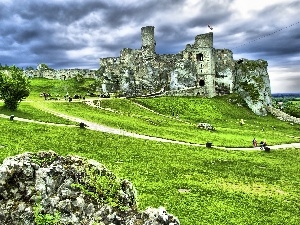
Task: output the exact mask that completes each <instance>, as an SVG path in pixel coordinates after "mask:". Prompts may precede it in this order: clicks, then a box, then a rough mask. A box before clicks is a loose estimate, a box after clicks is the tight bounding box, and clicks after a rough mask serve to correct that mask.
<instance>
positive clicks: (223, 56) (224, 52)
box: [214, 49, 235, 95]
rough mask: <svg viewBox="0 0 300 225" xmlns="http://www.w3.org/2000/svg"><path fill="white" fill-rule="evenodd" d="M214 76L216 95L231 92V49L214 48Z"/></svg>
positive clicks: (232, 63) (232, 64) (232, 78)
mask: <svg viewBox="0 0 300 225" xmlns="http://www.w3.org/2000/svg"><path fill="white" fill-rule="evenodd" d="M214 57H215V62H216V64H215V66H216V68H215V69H216V76H215V91H216V94H217V95H224V94H230V93H232V92H233V83H234V66H235V61H234V60H233V54H232V51H231V50H229V49H216V50H215V53H214Z"/></svg>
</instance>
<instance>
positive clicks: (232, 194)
mask: <svg viewBox="0 0 300 225" xmlns="http://www.w3.org/2000/svg"><path fill="white" fill-rule="evenodd" d="M47 81H48V80H42V79H37V81H34V82H37V83H39V85H40V86H42V85H43V82H47ZM34 82H32V83H34ZM55 82H58V81H55ZM61 82H63V81H61ZM32 88H33V92H32V95H34V96H30V98H29V99H31V100H34V101H32V102H29V101H28V102H22V103H21V104H20V107H19V109H18V110H17V111H16V112H13V114H14V115H16V116H19V117H23V118H31V119H34V120H38V121H45V122H54V123H62V124H72V122H70V121H66V120H65V119H61V118H57V117H55V116H53V115H51V114H49V113H45V112H44V111H42V110H41V109H43V108H49V109H52V110H55V111H58V112H62V113H65V114H68V115H73V116H77V117H81V118H84V119H86V120H89V121H94V122H98V123H100V124H106V125H109V126H112V127H119V128H122V129H125V130H128V131H134V132H137V133H141V134H148V135H152V136H158V137H164V138H169V139H174V140H182V141H186V142H193V143H205V142H206V141H212V142H213V144H216V145H220V146H231V147H236V146H244V147H249V146H251V141H252V139H253V137H254V136H255V137H256V138H257V139H258V140H260V139H264V138H266V139H267V141H268V143H269V144H280V143H291V142H300V140H299V139H298V138H295V137H297V136H299V131H300V126H299V125H295V124H294V125H291V124H290V123H286V122H281V121H279V120H277V119H275V118H273V117H272V116H267V117H259V116H256V115H254V114H253V113H252V112H251V111H250V110H249V109H247V108H244V107H242V106H238V103H239V100H238V99H237V98H236V96H227V97H220V98H213V99H207V98H171V97H170V98H149V99H148V98H146V99H132V100H126V99H109V100H102V101H101V106H102V107H104V108H110V109H114V110H115V112H110V111H107V110H99V109H94V108H90V107H88V106H86V105H83V104H82V103H79V102H74V103H68V102H64V101H61V102H52V101H45V100H43V99H42V98H37V97H36V94H37V93H38V92H39V91H37V89H35V87H34V86H33V87H32ZM58 92H60V90H58ZM61 92H62V91H61ZM229 99H231V100H229ZM134 101H136V102H139V103H140V104H142V105H144V106H146V107H148V108H150V109H153V110H154V111H156V112H159V113H161V114H163V115H165V116H170V117H172V115H173V112H174V113H175V115H176V114H178V115H179V118H180V119H182V120H183V121H185V122H187V123H184V122H181V121H177V120H176V119H173V118H168V117H165V116H161V115H157V114H154V113H152V112H150V111H148V110H145V109H142V108H140V107H138V106H137V105H135V104H134ZM239 104H242V103H239ZM0 113H4V114H6V115H10V113H11V112H7V111H5V109H4V108H3V107H1V108H0ZM240 119H244V120H245V122H246V124H245V125H244V126H240V125H239V123H238V121H239V120H240ZM199 122H208V123H211V124H212V125H213V126H215V127H216V130H217V131H215V132H209V131H204V130H199V129H198V128H196V126H194V125H195V124H197V123H199ZM262 127H264V131H262ZM274 127H275V129H274ZM0 129H1V136H0V162H2V160H3V159H4V158H6V157H8V156H12V155H16V154H19V153H22V152H26V151H33V152H36V151H41V150H54V151H56V152H57V153H59V154H62V155H67V154H76V155H80V156H83V157H87V158H93V159H95V160H97V161H99V162H101V163H103V164H104V165H106V166H107V167H108V168H109V169H111V170H112V171H113V172H114V173H115V174H116V175H118V176H119V177H122V178H127V179H129V180H130V181H131V182H132V183H133V184H134V186H135V187H136V189H137V191H138V206H139V209H140V210H142V209H145V208H146V207H148V206H152V207H159V206H164V207H166V209H167V210H168V212H170V213H172V214H174V215H175V216H177V217H178V218H179V219H180V222H181V224H183V225H192V224H249V225H250V224H264V225H265V224H270V225H273V224H292V225H294V224H295V225H296V224H300V217H299V215H300V202H299V196H300V189H299V186H300V176H299V171H300V164H299V160H300V151H299V150H296V149H286V150H271V152H270V153H266V152H264V151H230V150H217V149H214V148H204V147H193V146H185V145H177V144H170V143H160V142H154V141H147V140H141V139H134V138H130V137H124V136H117V135H111V134H106V133H101V132H96V131H92V130H88V129H79V128H74V127H73V128H72V127H53V126H50V125H42V124H33V123H23V122H19V121H9V120H8V119H3V118H0ZM291 136H294V138H292V137H291Z"/></svg>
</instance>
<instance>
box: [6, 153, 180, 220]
mask: <svg viewBox="0 0 300 225" xmlns="http://www.w3.org/2000/svg"><path fill="white" fill-rule="evenodd" d="M0 224H124V225H125V224H132V225H141V224H145V225H146V224H147V225H148V224H149V225H150V224H157V225H160V224H170V225H171V224H172V225H176V224H180V223H179V221H178V219H177V218H175V217H174V216H172V215H170V214H168V213H167V212H166V210H165V209H164V208H163V207H161V208H158V209H153V208H148V209H147V210H145V211H144V212H138V211H137V204H136V190H135V188H134V187H133V185H132V184H131V183H130V182H129V181H128V180H120V179H118V178H117V177H116V176H115V175H114V174H113V173H112V172H111V171H109V170H108V169H107V168H105V167H104V166H103V165H102V164H100V163H98V162H96V161H94V160H88V159H85V158H81V157H78V156H66V157H63V156H59V155H58V154H56V153H55V152H53V151H49V152H39V153H24V154H21V155H17V156H14V157H10V158H7V159H5V160H4V161H3V164H2V165H1V166H0Z"/></svg>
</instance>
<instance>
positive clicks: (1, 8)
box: [0, 0, 300, 93]
mask: <svg viewBox="0 0 300 225" xmlns="http://www.w3.org/2000/svg"><path fill="white" fill-rule="evenodd" d="M299 15H300V1H299V0H122V1H121V0H51V1H49V0H0V33H1V36H0V63H1V64H2V65H5V64H7V65H16V66H19V67H23V68H26V67H27V66H33V67H36V66H37V64H39V63H46V64H47V65H48V66H50V67H51V68H54V69H62V68H88V69H98V68H99V58H101V57H109V56H113V57H114V56H119V53H120V50H121V49H122V48H124V47H129V48H133V49H139V48H140V47H141V37H140V32H141V30H140V28H141V27H143V26H149V25H150V26H155V39H156V43H157V45H156V52H157V53H159V54H163V53H178V52H179V51H181V50H183V49H184V48H185V45H186V44H188V43H190V44H192V43H193V42H194V38H195V36H196V35H197V34H201V33H207V32H209V31H210V30H209V28H208V26H207V25H208V24H209V25H211V26H212V27H213V32H214V47H215V48H227V49H231V50H232V51H233V53H234V59H239V58H248V59H264V60H267V61H268V63H269V67H268V71H269V75H270V80H271V88H272V93H277V92H300V23H299V21H300V16H299ZM269 34H271V35H269Z"/></svg>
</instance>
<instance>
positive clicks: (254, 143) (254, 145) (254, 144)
mask: <svg viewBox="0 0 300 225" xmlns="http://www.w3.org/2000/svg"><path fill="white" fill-rule="evenodd" d="M252 143H253V147H257V141H256V139H255V138H254V139H253V141H252Z"/></svg>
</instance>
